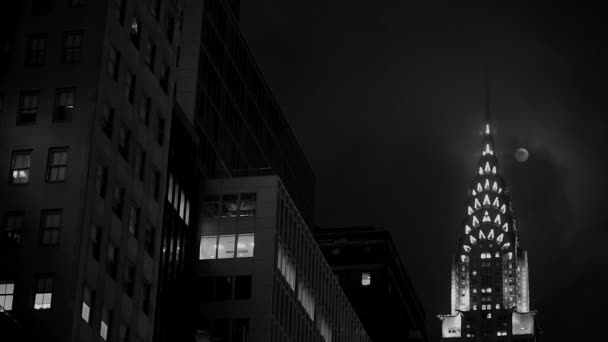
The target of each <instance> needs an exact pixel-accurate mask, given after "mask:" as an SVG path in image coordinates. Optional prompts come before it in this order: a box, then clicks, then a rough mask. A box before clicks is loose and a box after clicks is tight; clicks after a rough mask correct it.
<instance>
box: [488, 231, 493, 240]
mask: <svg viewBox="0 0 608 342" xmlns="http://www.w3.org/2000/svg"><path fill="white" fill-rule="evenodd" d="M493 238H494V229H490V232H489V233H488V240H491V239H493Z"/></svg>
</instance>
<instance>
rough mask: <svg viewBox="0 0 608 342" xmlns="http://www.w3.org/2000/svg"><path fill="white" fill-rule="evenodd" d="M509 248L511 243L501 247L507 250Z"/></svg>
mask: <svg viewBox="0 0 608 342" xmlns="http://www.w3.org/2000/svg"><path fill="white" fill-rule="evenodd" d="M509 246H511V243H510V242H507V243H505V244H504V245H502V248H504V249H507V248H509Z"/></svg>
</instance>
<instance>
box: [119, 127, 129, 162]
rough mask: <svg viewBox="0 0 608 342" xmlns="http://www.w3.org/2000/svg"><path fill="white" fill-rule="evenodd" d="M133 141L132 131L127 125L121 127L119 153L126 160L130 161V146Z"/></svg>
mask: <svg viewBox="0 0 608 342" xmlns="http://www.w3.org/2000/svg"><path fill="white" fill-rule="evenodd" d="M130 140H131V131H129V129H128V128H127V126H126V125H125V124H122V125H121V126H120V130H119V131H118V152H119V153H120V155H121V156H122V157H123V158H124V159H125V160H126V161H129V144H130Z"/></svg>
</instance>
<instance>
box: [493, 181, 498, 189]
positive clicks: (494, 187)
mask: <svg viewBox="0 0 608 342" xmlns="http://www.w3.org/2000/svg"><path fill="white" fill-rule="evenodd" d="M497 190H498V183H496V181H494V184H493V185H492V191H497Z"/></svg>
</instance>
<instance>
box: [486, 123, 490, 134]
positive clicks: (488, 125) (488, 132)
mask: <svg viewBox="0 0 608 342" xmlns="http://www.w3.org/2000/svg"><path fill="white" fill-rule="evenodd" d="M486 134H490V124H486Z"/></svg>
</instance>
